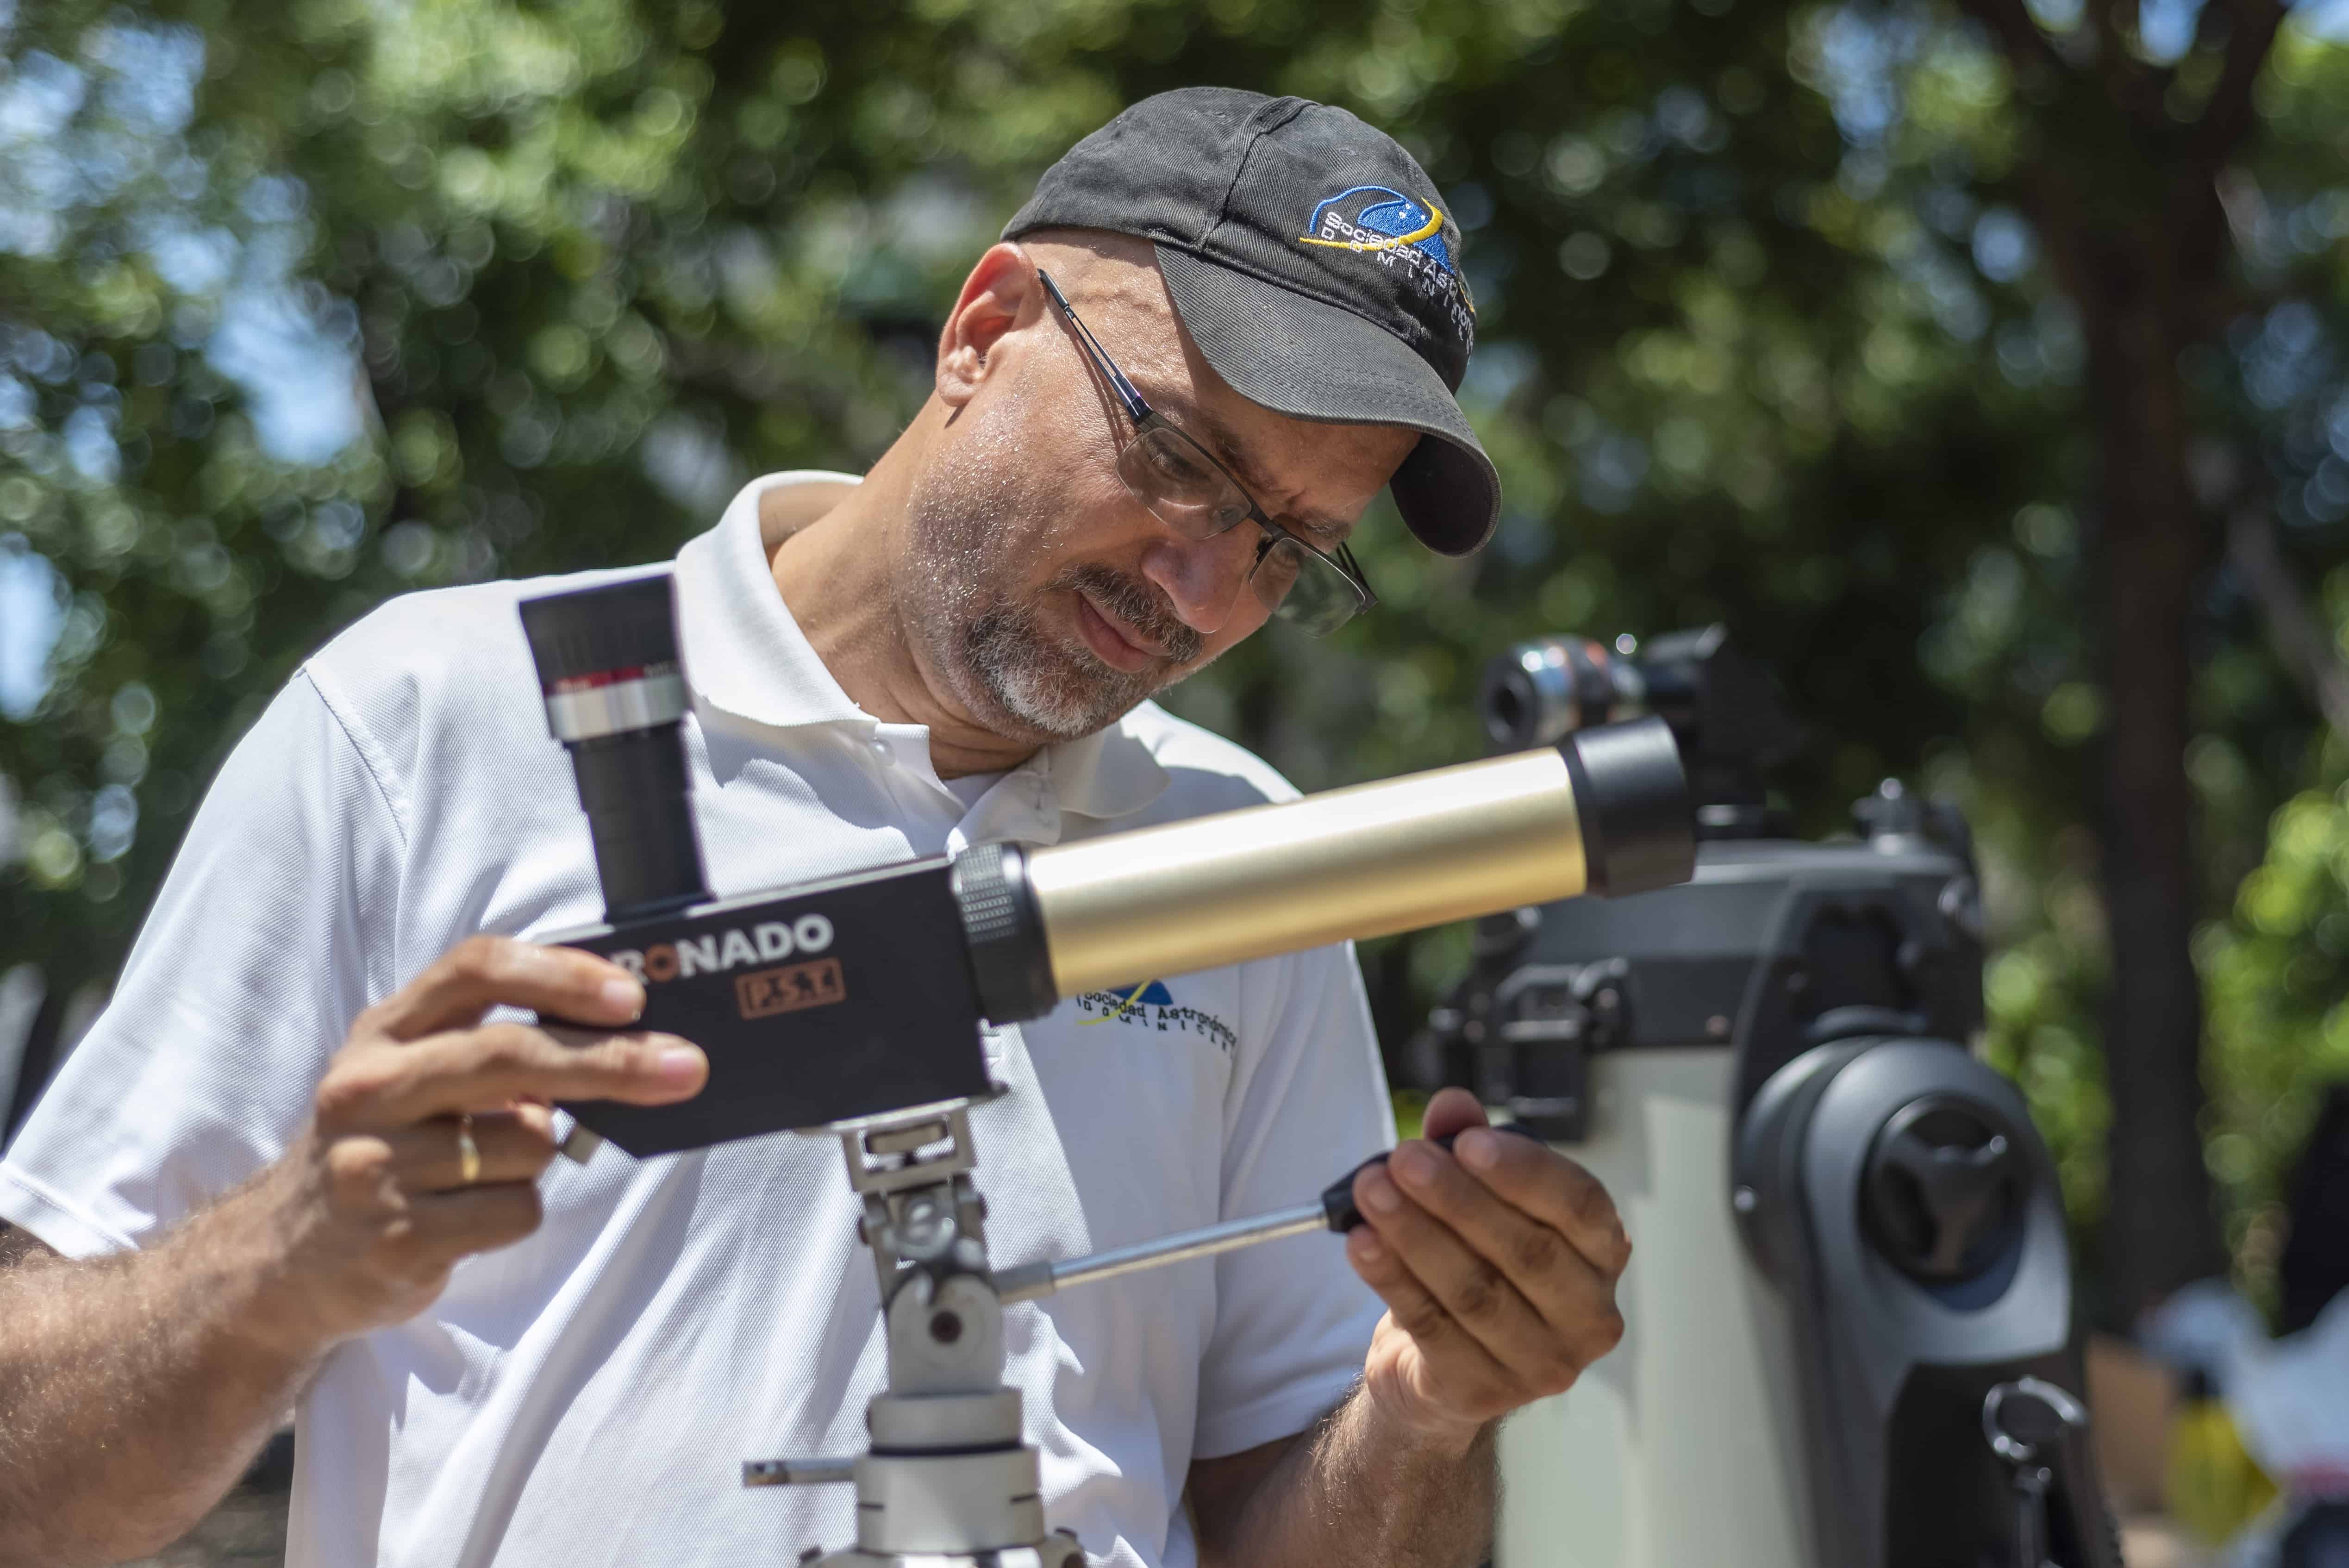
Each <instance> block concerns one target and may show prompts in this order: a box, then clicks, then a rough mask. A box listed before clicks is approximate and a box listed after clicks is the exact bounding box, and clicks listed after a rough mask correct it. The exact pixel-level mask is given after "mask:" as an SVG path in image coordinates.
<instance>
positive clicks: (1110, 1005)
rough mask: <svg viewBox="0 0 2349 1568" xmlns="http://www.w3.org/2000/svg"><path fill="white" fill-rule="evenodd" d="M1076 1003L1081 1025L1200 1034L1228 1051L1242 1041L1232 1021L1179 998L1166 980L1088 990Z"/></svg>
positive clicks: (1078, 1019)
mask: <svg viewBox="0 0 2349 1568" xmlns="http://www.w3.org/2000/svg"><path fill="white" fill-rule="evenodd" d="M1076 1003H1077V1022H1078V1023H1079V1024H1081V1025H1082V1024H1117V1025H1122V1026H1124V1027H1126V1028H1132V1029H1149V1030H1151V1031H1153V1032H1154V1033H1156V1034H1162V1035H1164V1034H1184V1035H1200V1036H1204V1037H1206V1038H1207V1039H1210V1040H1213V1041H1215V1042H1216V1045H1218V1046H1220V1047H1223V1049H1224V1050H1226V1051H1227V1052H1228V1051H1229V1050H1231V1048H1232V1047H1235V1046H1237V1045H1238V1044H1239V1036H1238V1035H1237V1033H1235V1032H1234V1031H1233V1029H1232V1026H1230V1025H1229V1024H1226V1023H1225V1022H1224V1021H1223V1020H1222V1019H1221V1018H1218V1017H1216V1016H1215V1015H1214V1014H1212V1013H1205V1012H1202V1011H1200V1010H1199V1009H1198V1008H1196V1007H1186V1006H1183V1005H1182V1004H1180V1003H1178V1002H1176V1001H1175V1000H1174V993H1173V992H1171V991H1169V990H1167V988H1166V982H1165V981H1164V980H1145V981H1143V983H1142V984H1141V985H1122V986H1120V987H1118V988H1117V989H1116V990H1114V991H1088V992H1086V993H1085V994H1084V995H1081V996H1079V997H1078V998H1077V999H1076Z"/></svg>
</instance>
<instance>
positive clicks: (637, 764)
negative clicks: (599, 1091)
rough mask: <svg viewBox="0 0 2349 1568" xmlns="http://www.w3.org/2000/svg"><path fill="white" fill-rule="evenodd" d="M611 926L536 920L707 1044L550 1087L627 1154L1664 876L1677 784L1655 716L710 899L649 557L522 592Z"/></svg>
mask: <svg viewBox="0 0 2349 1568" xmlns="http://www.w3.org/2000/svg"><path fill="white" fill-rule="evenodd" d="M522 614H523V624H524V627H525V629H526V631H527V633H528V635H529V638H530V643H531V649H532V653H533V657H534V658H535V659H536V661H537V664H538V669H539V678H540V685H541V687H542V689H543V693H544V695H545V698H546V707H547V721H548V727H549V728H550V730H551V731H552V732H553V733H554V737H555V738H557V739H558V740H561V741H563V742H564V745H565V746H567V747H568V748H570V751H571V756H572V760H573V763H574V771H575V772H576V775H577V779H578V786H579V796H580V803H581V805H582V806H583V807H584V808H585V810H586V811H587V815H588V820H589V824H590V830H591V832H592V833H593V836H594V839H595V857H596V866H597V870H598V872H599V874H600V875H601V877H602V879H603V885H604V892H605V921H606V923H605V924H604V925H602V926H600V927H597V928H595V929H593V930H587V931H578V932H573V933H569V934H564V935H563V936H560V937H558V938H556V940H559V941H563V942H566V943H568V944H571V945H573V946H576V947H581V948H585V949H586V950H587V951H589V952H593V953H596V954H602V955H603V956H605V957H607V958H610V959H611V960H613V961H614V962H615V963H617V964H619V965H623V966H624V967H626V968H627V969H629V970H630V971H631V972H633V973H634V974H636V975H637V976H638V977H639V978H641V979H642V980H643V981H644V983H645V991H646V997H647V1001H646V1007H645V1016H644V1019H643V1024H644V1026H645V1027H647V1028H653V1029H661V1030H666V1031H668V1032H672V1033H675V1034H678V1035H681V1036H683V1037H686V1038H688V1039H690V1040H693V1041H694V1042H695V1043H697V1044H698V1045H699V1046H700V1047H702V1048H703V1050H704V1051H705V1052H707V1053H708V1055H709V1064H710V1077H709V1087H708V1088H706V1089H705V1090H704V1091H703V1092H702V1093H701V1094H700V1095H698V1096H697V1097H696V1098H695V1099H691V1100H688V1101H687V1102H685V1103H683V1104H681V1105H673V1106H661V1107H636V1106H622V1105H616V1104H611V1103H608V1102H603V1101H596V1102H591V1103H586V1104H580V1105H574V1106H570V1107H567V1108H566V1109H570V1110H571V1111H572V1113H573V1114H574V1116H576V1117H577V1119H579V1121H580V1122H581V1123H582V1124H583V1125H584V1126H585V1127H587V1128H589V1129H590V1130H593V1131H595V1132H597V1133H600V1134H601V1135H603V1136H604V1137H605V1138H607V1139H609V1140H612V1141H613V1142H615V1143H617V1144H619V1145H620V1146H621V1147H622V1148H623V1149H626V1150H628V1151H629V1152H631V1153H634V1154H638V1155H648V1154H657V1153H664V1152H667V1151H670V1150H680V1149H694V1148H700V1147H704V1146H706V1145H709V1144H711V1143H716V1142H720V1141H723V1140H728V1139H734V1138H747V1137H752V1136H755V1135H758V1134H761V1133H766V1132H773V1131H778V1130H786V1129H798V1128H812V1127H818V1126H822V1125H824V1124H828V1123H833V1122H838V1121H843V1120H846V1119H852V1118H857V1117H865V1116H874V1115H880V1114H883V1113H885V1112H889V1111H894V1110H898V1109H905V1108H906V1107H910V1106H920V1105H926V1104H930V1103H933V1102H936V1101H941V1100H951V1099H963V1098H971V1097H977V1096H980V1095H984V1094H986V1093H988V1091H989V1088H990V1085H989V1083H988V1078H987V1073H986V1058H985V1053H984V1049H983V1047H982V1046H981V1043H980V1037H979V1028H980V1026H981V1024H982V1022H983V1021H985V1022H992V1023H995V1024H1010V1023H1017V1022H1020V1021H1023V1020H1026V1019H1030V1018H1037V1017H1041V1016H1044V1015H1045V1014H1046V1013H1049V1012H1050V1011H1051V1009H1052V1008H1053V1007H1054V1006H1056V1005H1057V1004H1058V1003H1059V1002H1060V1001H1061V999H1062V998H1065V997H1070V996H1075V995H1081V994H1083V993H1085V992H1089V991H1092V990H1098V989H1102V988H1105V987H1110V986H1114V985H1120V984H1122V983H1123V984H1129V985H1130V984H1133V983H1135V982H1137V981H1139V980H1140V979H1143V978H1145V977H1147V976H1150V975H1179V974H1185V973H1190V972H1193V971H1195V970H1199V969H1205V968H1210V967H1214V966H1216V965H1224V964H1230V963H1237V962H1241V961H1244V960H1247V959H1250V958H1258V957H1265V956H1268V955H1270V954H1278V953H1285V952H1293V951H1296V950H1299V949H1301V948H1306V947H1311V946H1318V945H1320V944H1324V943H1329V942H1334V941H1340V940H1344V939H1347V938H1352V937H1367V936H1374V935H1381V934H1387V933H1389V932H1395V931H1403V930H1410V929H1413V928H1414V927H1417V926H1422V925H1430V924H1435V923H1441V922H1444V921H1450V920H1458V919H1464V918H1468V917H1471V916H1475V915H1481V914H1486V913H1491V912H1492V911H1495V910H1498V909H1507V908H1511V907H1514V906H1516V905H1519V904H1523V903H1528V902H1531V901H1537V900H1538V901H1547V900H1551V899H1557V898H1566V897H1570V896H1572V895H1575V894H1578V893H1582V892H1600V893H1609V894H1614V893H1622V892H1638V891H1640V890H1641V889H1645V888H1653V887H1660V886H1663V885H1666V884H1668V883H1670V882H1675V881H1679V880H1681V879H1682V878H1685V877H1686V876H1687V875H1688V873H1689V867H1690V864H1691V858H1692V853H1693V840H1692V829H1691V817H1690V811H1689V804H1688V796H1687V789H1686V782H1685V779H1683V777H1682V771H1681V766H1680V761H1679V757H1678V753H1677V751H1676V750H1675V748H1674V746H1673V741H1672V738H1671V731H1670V729H1669V728H1668V727H1666V726H1665V725H1664V724H1663V723H1662V722H1661V721H1660V720H1657V719H1653V718H1650V719H1645V720H1641V721H1639V722H1636V723H1632V724H1626V725H1619V726H1613V727H1602V728H1596V729H1589V730H1578V731H1577V732H1576V733H1574V734H1573V735H1571V736H1568V737H1567V738H1565V739H1564V740H1563V741H1562V742H1560V743H1558V744H1556V745H1544V746H1538V747H1536V748H1530V749H1527V750H1524V751H1521V752H1519V753H1517V754H1516V755H1514V756H1507V757H1500V758H1490V759H1487V760H1485V761H1483V762H1476V763H1469V764H1465V765H1463V766H1461V767H1457V768H1449V769H1435V770H1433V771H1431V772H1428V773H1422V774H1413V775H1411V776H1408V777H1406V778H1402V779H1389V780H1386V781H1384V782H1381V783H1376V784H1366V785H1360V786H1356V787H1354V788H1352V789H1339V790H1332V791H1330V792H1328V793H1326V794H1323V795H1317V796H1311V797H1309V798H1307V799H1302V800H1296V801H1291V802H1288V803H1285V804H1281V805H1273V806H1260V807H1255V808H1251V809H1248V810H1240V811H1231V812H1225V813H1222V814H1220V815H1217V816H1214V817H1206V818H1196V819H1192V820H1187V821H1181V822H1174V823H1169V824H1165V825H1164V826H1160V827H1155V828H1148V829H1143V830H1137V831H1134V832H1129V833H1121V834H1115V835H1109V836H1105V837H1102V838H1099V839H1091V840H1083V841H1077V842H1073V843H1068V844H1061V845H1056V846H1053V847H1051V848H1048V849H1040V850H1030V849H1028V848H1026V847H1024V846H1021V845H1018V844H1008V843H1003V844H995V843H990V844H980V845H976V846H974V847H972V848H971V849H969V850H968V851H965V852H963V853H962V854H960V855H958V856H956V857H954V858H952V859H946V858H936V859H929V860H918V861H908V862H905V863H903V864H899V865H894V866H886V867H882V868H879V869H876V870H874V871H870V872H861V873H858V874H855V875H851V876H843V877H837V878H832V879H828V880H825V881H823V882H809V883H805V884H802V885H798V886H794V887H789V888H779V889H774V890H771V891H769V892H760V893H755V894H752V895H750V896H747V897H742V898H734V899H728V900H722V901H721V900H713V899H712V898H711V897H710V896H709V892H708V889H707V887H706V884H705V880H704V877H703V873H702V865H701V858H700V854H699V851H698V840H697V838H696V836H695V833H694V830H693V819H692V812H691V805H690V801H689V799H688V779H687V775H686V770H685V763H684V757H683V749H682V742H681V738H680V733H679V727H678V726H679V721H680V720H681V719H682V717H683V716H684V713H685V710H686V707H687V704H688V697H687V694H686V687H685V683H684V677H683V673H682V670H681V668H680V667H679V664H678V650H677V640H676V631H675V623H674V614H673V611H672V608H671V600H670V588H669V581H668V578H667V575H666V574H662V575H658V576H650V577H641V578H633V579H628V580H626V581H623V582H620V583H613V584H609V585H605V586H600V587H595V588H589V589H583V590H579V591H577V592H574V593H562V594H554V595H548V596H545V597H542V598H538V599H533V600H529V601H526V602H524V603H523V606H522Z"/></svg>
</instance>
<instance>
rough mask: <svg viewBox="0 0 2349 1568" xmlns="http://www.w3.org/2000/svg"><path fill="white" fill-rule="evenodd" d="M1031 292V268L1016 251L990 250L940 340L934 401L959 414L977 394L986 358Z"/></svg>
mask: <svg viewBox="0 0 2349 1568" xmlns="http://www.w3.org/2000/svg"><path fill="white" fill-rule="evenodd" d="M1035 290H1036V267H1035V263H1032V262H1030V260H1029V259H1028V253H1027V252H1025V251H1023V250H1021V249H1020V248H1019V246H1017V245H1014V244H1009V243H1005V244H1000V245H992V246H989V247H988V252H987V253H986V254H985V255H983V256H981V257H979V258H978V264H977V265H975V266H973V267H972V268H971V269H970V276H968V277H967V278H965V279H963V281H962V296H961V297H960V298H959V299H957V300H956V301H955V307H954V310H953V313H952V314H950V315H948V316H947V324H946V326H945V328H944V329H943V330H942V331H940V332H939V334H938V375H937V387H938V398H939V400H940V401H941V402H943V403H945V404H946V405H947V407H949V408H959V407H962V406H963V405H964V404H965V403H968V402H969V401H970V399H971V397H973V396H974V395H975V394H976V393H977V392H978V388H979V384H980V383H982V382H984V381H985V380H986V379H987V377H988V355H990V354H992V353H993V352H994V351H995V346H996V344H997V343H998V342H999V341H1001V339H1002V337H1003V335H1004V334H1006V333H1008V332H1009V331H1010V330H1011V329H1012V328H1013V327H1014V326H1017V325H1019V311H1020V307H1021V306H1022V305H1024V304H1026V303H1027V301H1028V298H1029V296H1030V294H1033V293H1034V292H1035Z"/></svg>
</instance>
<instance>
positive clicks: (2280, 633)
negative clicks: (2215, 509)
mask: <svg viewBox="0 0 2349 1568" xmlns="http://www.w3.org/2000/svg"><path fill="white" fill-rule="evenodd" d="M2227 560H2228V562H2229V563H2230V564H2231V565H2232V566H2233V567H2234V568H2235V570H2236V571H2237V572H2239V573H2241V574H2242V578H2243V585H2244V587H2245V588H2247V589H2248V590H2249V591H2250V593H2251V601H2252V603H2256V604H2257V605H2258V606H2259V607H2260V619H2261V622H2262V623H2263V624H2265V626H2266V628H2267V634H2268V642H2269V645H2271V646H2272V647H2273V648H2274V649H2275V653H2276V657H2277V658H2279V659H2281V660H2282V661H2283V666H2284V668H2285V669H2286V670H2288V671H2290V672H2291V674H2292V679H2293V681H2294V682H2296V683H2297V684H2298V685H2299V686H2300V689H2301V691H2302V694H2303V695H2304V696H2307V698H2308V700H2309V701H2310V702H2311V703H2313V705H2315V707H2316V710H2317V712H2318V713H2320V714H2322V715H2323V718H2324V722H2325V723H2326V724H2327V725H2330V726H2331V727H2332V728H2333V733H2334V734H2335V735H2341V736H2349V663H2344V661H2343V659H2342V657H2341V655H2340V652H2339V650H2338V648H2337V647H2336V646H2335V645H2334V643H2333V637H2332V635H2331V634H2330V633H2328V632H2327V631H2326V630H2325V627H2324V624H2323V621H2322V620H2321V619H2320V618H2319V617H2318V615H2317V614H2316V612H2315V611H2314V609H2313V608H2312V607H2311V606H2310V604H2309V602H2308V596H2307V595H2306V594H2305V593H2302V592H2301V588H2300V583H2298V581H2296V580H2295V579H2294V578H2293V576H2292V567H2291V565H2290V564H2289V563H2288V562H2286V561H2285V560H2284V558H2283V550H2282V546H2281V545H2279V544H2278V543H2277V542H2276V534H2275V522H2274V520H2273V519H2272V518H2271V517H2270V516H2269V514H2268V510H2267V508H2266V507H2264V506H2259V505H2253V506H2245V507H2241V508H2239V509H2238V510H2237V511H2236V512H2235V515H2234V517H2233V518H2232V519H2231V520H2230V521H2229V523H2228V525H2227Z"/></svg>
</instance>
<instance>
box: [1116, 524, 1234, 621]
mask: <svg viewBox="0 0 2349 1568" xmlns="http://www.w3.org/2000/svg"><path fill="white" fill-rule="evenodd" d="M1256 532H1257V531H1256V530H1255V529H1254V528H1253V527H1251V526H1250V525H1248V524H1247V523H1242V524H1241V525H1240V526H1239V527H1237V528H1228V529H1226V530H1225V531H1223V532H1221V533H1219V534H1217V535H1216V536H1215V537H1214V538H1213V539H1184V538H1181V537H1179V536H1173V535H1168V534H1161V535H1160V536H1159V537H1157V538H1156V539H1154V540H1152V541H1151V542H1150V544H1149V546H1148V547H1147V548H1146V549H1144V550H1143V553H1142V574H1143V576H1144V577H1146V578H1148V579H1149V580H1150V581H1151V582H1153V583H1156V584H1157V585H1158V586H1159V588H1160V589H1161V590H1163V591H1164V593H1165V594H1166V597H1167V599H1168V600H1169V601H1170V602H1171V603H1173V604H1174V613H1175V614H1177V615H1180V616H1181V617H1182V618H1183V624H1185V625H1186V626H1188V627H1190V628H1191V629H1192V630H1193V631H1195V632H1196V633H1198V634H1200V635H1202V636H1207V637H1212V636H1214V635H1215V634H1216V633H1217V632H1220V631H1222V630H1223V629H1224V624H1225V623H1226V622H1227V621H1229V620H1230V619H1231V616H1232V610H1233V608H1234V607H1235V606H1236V605H1237V604H1238V603H1239V602H1240V595H1241V594H1242V593H1245V592H1247V577H1248V573H1249V571H1250V570H1251V569H1252V568H1253V567H1254V566H1255V564H1256Z"/></svg>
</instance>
